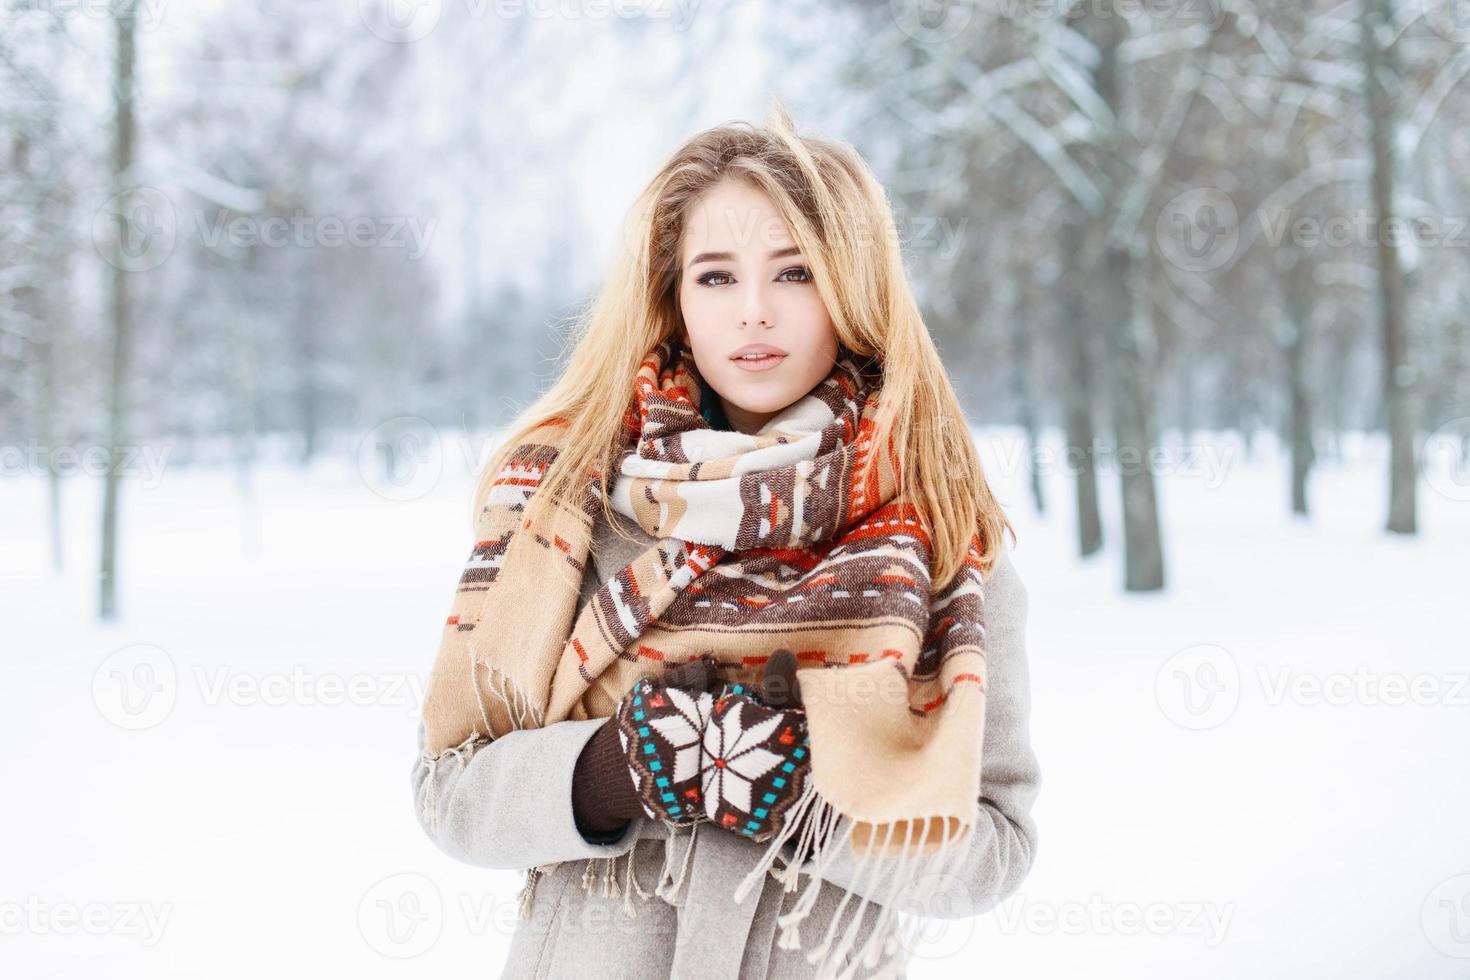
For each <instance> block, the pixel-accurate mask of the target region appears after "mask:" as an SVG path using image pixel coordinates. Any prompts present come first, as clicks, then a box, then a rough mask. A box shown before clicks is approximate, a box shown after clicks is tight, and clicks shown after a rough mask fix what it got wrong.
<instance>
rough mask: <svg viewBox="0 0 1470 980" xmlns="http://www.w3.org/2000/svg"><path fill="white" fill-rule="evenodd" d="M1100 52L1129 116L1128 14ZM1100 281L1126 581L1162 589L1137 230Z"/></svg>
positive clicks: (1113, 173)
mask: <svg viewBox="0 0 1470 980" xmlns="http://www.w3.org/2000/svg"><path fill="white" fill-rule="evenodd" d="M1095 24H1096V27H1097V37H1096V38H1095V41H1096V43H1097V47H1098V51H1099V58H1098V67H1097V91H1098V94H1099V95H1100V96H1101V97H1102V98H1103V101H1105V102H1106V103H1107V105H1108V108H1109V109H1110V110H1112V115H1113V118H1114V119H1119V120H1121V119H1123V118H1125V113H1124V112H1123V106H1122V95H1123V90H1122V78H1121V72H1122V67H1121V65H1120V63H1119V60H1118V47H1119V45H1120V44H1121V43H1122V42H1123V40H1124V38H1125V36H1126V31H1127V28H1126V25H1125V24H1124V23H1123V22H1122V19H1121V18H1119V17H1114V16H1103V17H1098V18H1096V19H1095ZM1126 139H1127V134H1126V133H1124V132H1123V130H1122V128H1121V126H1119V127H1117V128H1115V129H1114V130H1113V132H1112V133H1110V134H1109V136H1108V139H1107V141H1106V145H1105V160H1106V164H1105V170H1106V172H1107V175H1108V178H1109V179H1108V191H1109V207H1108V208H1107V209H1106V210H1105V212H1104V213H1105V214H1106V215H1108V216H1109V217H1111V216H1112V215H1114V214H1116V213H1117V211H1118V209H1119V208H1120V207H1121V206H1122V200H1121V196H1122V193H1123V188H1125V187H1126V186H1127V183H1128V178H1129V175H1130V173H1131V169H1132V166H1133V164H1132V160H1131V154H1130V148H1129V147H1128V146H1127V145H1125V141H1126ZM1102 245H1103V258H1102V267H1101V270H1100V271H1101V273H1102V276H1101V281H1100V282H1099V283H1098V287H1099V289H1100V291H1101V293H1102V296H1103V300H1102V302H1101V304H1100V309H1101V315H1102V319H1103V331H1104V333H1105V335H1106V336H1107V341H1108V362H1109V366H1110V368H1111V371H1110V373H1111V376H1112V403H1113V404H1112V409H1113V413H1112V414H1113V432H1114V435H1115V442H1116V462H1117V466H1118V474H1119V482H1120V487H1119V489H1120V493H1121V499H1122V504H1123V552H1124V554H1123V566H1124V574H1123V587H1124V589H1125V590H1127V591H1129V592H1146V591H1151V590H1156V589H1162V588H1163V587H1164V549H1163V538H1162V535H1161V533H1160V528H1159V510H1158V499H1157V496H1156V494H1155V489H1154V477H1153V471H1152V469H1151V468H1150V466H1151V462H1150V452H1151V450H1152V449H1153V434H1152V431H1151V429H1152V425H1151V420H1150V415H1151V413H1152V405H1153V374H1152V372H1151V371H1150V370H1149V369H1148V366H1147V362H1146V354H1145V351H1146V346H1145V344H1144V343H1143V339H1144V338H1143V333H1142V330H1143V326H1144V320H1145V318H1146V315H1147V310H1146V306H1147V297H1146V283H1145V282H1144V279H1143V276H1142V275H1141V270H1140V268H1139V266H1138V264H1137V263H1136V262H1135V256H1134V252H1133V248H1134V243H1133V233H1132V231H1131V229H1129V230H1125V231H1124V233H1123V234H1122V235H1120V236H1114V235H1111V234H1108V235H1104V236H1103V243H1102Z"/></svg>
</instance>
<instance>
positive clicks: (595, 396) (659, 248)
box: [471, 101, 1016, 591]
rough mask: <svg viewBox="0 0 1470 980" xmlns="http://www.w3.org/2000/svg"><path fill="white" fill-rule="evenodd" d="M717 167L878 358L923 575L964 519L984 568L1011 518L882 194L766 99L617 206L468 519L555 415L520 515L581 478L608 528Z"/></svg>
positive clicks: (861, 166) (959, 547)
mask: <svg viewBox="0 0 1470 980" xmlns="http://www.w3.org/2000/svg"><path fill="white" fill-rule="evenodd" d="M727 178H742V179H745V180H748V181H750V182H751V183H753V184H754V185H755V186H757V187H759V188H760V189H762V190H763V191H765V193H766V194H767V195H768V196H769V197H770V198H771V201H772V202H773V204H774V205H775V207H776V209H777V210H778V212H779V213H780V214H781V216H782V218H783V219H784V220H785V222H786V225H787V227H788V229H789V230H790V233H791V236H792V238H793V239H794V240H795V242H796V244H797V245H798V246H799V247H800V249H801V254H802V258H803V259H804V260H805V261H806V263H807V264H808V266H809V267H810V269H811V273H812V276H813V278H814V279H815V285H816V287H817V289H818V290H819V291H820V294H821V297H822V300H823V302H824V303H825V304H826V307H827V310H828V313H829V315H830V316H831V318H832V322H833V325H834V327H835V329H836V333H837V337H838V341H839V342H840V343H841V344H842V346H844V347H846V348H847V350H848V351H851V352H852V353H853V354H856V355H858V356H859V357H864V356H866V357H872V356H876V357H877V358H879V359H880V360H881V362H882V365H883V381H882V387H883V392H884V395H883V397H884V401H885V402H886V403H887V404H890V405H892V406H894V409H893V411H892V412H891V413H888V414H887V417H886V418H885V419H882V420H880V422H879V429H878V432H877V433H876V439H877V443H878V445H880V446H881V445H886V444H888V441H889V440H890V439H891V440H892V445H893V446H894V447H895V448H896V451H897V457H898V459H897V463H898V474H899V492H900V493H905V492H907V493H909V498H908V499H910V500H911V501H912V502H913V504H914V505H915V506H916V507H917V508H918V510H919V511H920V513H921V514H922V515H923V516H924V518H925V519H926V521H927V523H928V525H929V528H930V537H931V543H932V547H933V558H932V562H933V576H932V577H933V585H932V588H934V589H935V591H938V590H939V589H942V588H943V587H945V586H946V585H948V584H949V583H950V582H951V581H952V580H953V578H954V576H955V575H957V574H958V572H959V570H960V569H961V567H962V564H963V561H964V559H965V557H966V553H967V550H968V545H969V541H970V536H971V534H972V533H974V532H976V531H978V532H979V535H980V541H981V544H982V546H983V558H982V563H983V565H982V567H983V568H984V570H985V572H986V573H987V574H988V572H989V570H990V568H991V566H992V565H993V563H994V561H995V558H996V555H997V553H998V550H999V545H1000V538H1001V533H1002V531H1003V530H1009V531H1010V534H1011V539H1012V541H1014V540H1015V537H1016V532H1015V528H1014V527H1012V526H1011V524H1010V521H1008V520H1007V519H1006V516H1005V514H1004V512H1003V511H1002V510H1001V507H1000V505H999V503H998V502H997V501H996V500H995V497H994V496H993V495H992V494H991V491H990V487H989V485H988V484H987V483H986V480H985V476H984V474H983V473H982V472H981V468H980V459H979V455H978V453H977V452H976V449H975V444H974V441H973V439H972V438H971V436H970V431H969V427H968V425H967V424H966V422H965V418H964V413H963V411H962V409H961V407H960V404H959V400H958V399H957V398H956V397H955V393H954V389H953V387H952V386H951V385H950V382H949V378H948V376H947V375H946V374H945V371H944V366H943V364H942V363H941V361H940V358H939V352H938V351H937V350H936V349H935V347H934V343H933V340H932V339H931V338H930V336H929V331H928V329H927V328H926V327H925V326H924V321H923V319H922V318H921V316H920V315H919V309H918V305H917V303H916V302H915V301H914V298H913V294H912V292H911V291H910V289H909V284H908V280H907V277H906V275H905V272H904V267H903V257H902V253H901V251H900V248H899V240H898V235H897V233H896V228H895V225H894V220H893V212H892V209H891V208H890V206H889V203H888V198H887V195H886V193H885V191H884V189H883V187H882V185H881V184H879V183H878V180H877V178H875V177H874V176H873V174H872V172H871V171H870V170H869V169H868V166H867V164H866V163H865V162H864V161H863V159H862V158H861V157H860V156H859V155H858V153H857V151H856V150H854V149H853V148H852V147H850V146H848V145H847V144H845V143H841V142H838V141H833V140H826V139H819V138H813V137H810V136H798V135H796V133H795V132H794V130H793V126H792V123H791V119H790V117H789V116H788V115H787V113H786V110H785V108H784V107H783V106H782V105H781V103H780V102H779V101H777V102H776V103H775V104H774V105H773V107H772V109H771V112H770V116H769V117H768V119H767V122H766V125H765V126H764V127H757V126H754V125H752V124H749V123H743V122H742V123H732V124H729V125H722V126H716V127H714V128H711V129H707V130H705V131H703V132H701V133H698V134H697V135H695V136H694V137H692V138H691V139H690V140H688V141H687V142H686V143H684V145H683V146H681V147H680V148H679V149H678V150H677V151H676V152H675V153H674V155H673V156H672V157H670V158H669V160H668V162H667V163H665V164H664V165H663V167H662V168H660V170H659V171H658V173H657V174H655V175H654V177H653V179H652V180H651V181H649V183H648V185H647V186H646V187H645V188H644V190H643V192H642V193H641V194H640V195H639V197H638V200H637V203H636V204H635V206H634V208H633V209H632V211H631V212H630V213H629V216H628V221H627V225H626V227H625V232H624V233H625V241H626V242H627V247H625V248H623V249H621V250H620V251H619V253H618V254H617V255H616V257H615V258H614V261H613V266H612V268H611V270H610V272H609V275H608V277H607V280H606V282H605V283H604V285H603V287H602V289H601V291H600V292H599V294H598V295H597V297H596V298H595V299H594V301H593V302H592V303H591V304H590V306H589V307H588V308H587V309H586V310H585V311H583V312H582V313H580V314H579V315H578V316H577V318H576V325H575V330H574V342H575V346H574V348H573V350H572V351H571V354H570V357H569V360H568V363H567V365H566V367H565V369H564V370H563V372H562V373H561V375H560V377H558V378H557V380H556V381H555V382H554V383H553V385H552V386H551V387H550V388H549V389H548V390H547V391H546V392H545V393H544V394H543V395H541V396H540V397H539V398H537V399H536V401H535V402H534V403H532V404H531V405H530V406H529V407H528V408H527V409H525V411H523V412H522V413H521V414H520V415H519V416H518V417H517V418H516V420H515V421H514V422H513V423H512V425H511V432H512V435H511V436H510V438H509V439H508V441H507V442H506V443H505V444H504V445H503V446H502V447H501V448H500V449H499V450H498V451H497V452H496V454H495V456H494V458H492V459H491V460H490V462H489V464H488V465H487V466H486V467H485V469H484V470H483V471H482V472H481V474H480V479H479V483H478V485H477V487H476V489H475V493H474V496H473V499H472V503H471V522H472V523H473V522H474V520H475V518H476V516H477V515H478V514H479V511H480V508H481V506H482V502H483V501H484V500H485V498H486V496H487V494H488V493H489V490H490V485H491V483H492V482H493V480H494V479H495V476H496V474H497V473H498V472H499V471H500V467H501V465H502V463H503V462H504V460H505V459H506V457H507V455H508V454H509V452H510V451H511V449H512V448H513V447H514V446H515V445H517V444H518V443H520V442H523V441H526V437H527V436H528V435H529V434H531V433H532V432H534V431H535V430H536V429H538V428H540V427H541V426H542V425H545V424H547V423H548V422H550V421H551V420H556V422H557V424H561V425H565V426H566V430H567V431H566V432H564V433H562V438H563V440H564V441H563V442H562V447H561V450H560V452H559V453H558V455H557V457H556V459H555V461H554V463H553V464H552V465H551V466H550V467H548V468H547V470H546V472H545V473H544V474H543V476H542V480H541V484H540V486H539V487H538V489H537V490H536V492H535V493H534V494H533V495H532V497H531V501H530V503H529V504H528V505H527V513H526V514H525V515H524V516H525V520H526V521H528V522H534V521H536V520H537V517H538V516H539V515H541V514H542V513H543V511H544V508H546V507H549V506H551V505H552V503H556V504H558V505H559V506H568V505H572V506H575V505H576V504H577V502H578V501H580V500H581V499H583V498H582V496H581V494H582V491H583V489H584V487H585V486H586V482H587V480H588V479H589V478H595V479H596V480H597V481H598V483H597V485H598V486H599V487H600V488H601V490H602V509H603V513H604V515H605V517H606V518H607V520H608V521H609V522H610V523H611V525H612V526H613V527H614V528H615V529H616V528H618V521H617V520H615V519H614V515H613V514H612V512H611V507H610V504H609V502H608V493H607V490H608V487H609V481H610V480H611V479H613V478H615V477H616V474H614V473H609V470H610V468H611V465H612V461H613V458H614V455H615V453H616V452H617V451H618V449H619V447H620V446H621V445H622V443H623V440H624V438H625V433H624V429H623V423H624V416H625V413H626V411H627V408H628V406H629V405H630V404H631V399H632V394H631V393H632V390H633V380H634V377H635V376H636V374H637V371H638V366H639V364H640V362H641V361H642V360H643V358H644V357H646V356H647V354H648V353H649V352H650V351H652V350H653V349H654V347H656V346H657V345H658V344H659V343H661V342H663V341H664V340H667V339H670V338H677V337H678V336H679V334H680V333H681V331H682V317H681V315H680V313H679V307H678V292H679V290H678V284H679V272H680V264H679V258H680V244H681V235H682V232H683V229H684V227H685V222H686V217H687V216H688V214H689V212H690V210H691V208H692V207H693V206H694V205H695V203H696V202H697V201H698V200H699V199H700V197H701V196H702V195H703V194H704V193H705V192H706V191H708V190H709V189H710V188H711V187H713V186H714V185H715V184H717V183H719V182H720V181H721V180H724V179H727ZM610 406H615V407H616V408H615V410H610ZM617 533H618V534H619V535H621V536H624V537H627V535H624V534H623V532H622V531H621V529H618V532H617ZM515 537H516V538H520V537H523V535H516V536H515ZM514 546H515V543H514V542H512V545H511V547H514Z"/></svg>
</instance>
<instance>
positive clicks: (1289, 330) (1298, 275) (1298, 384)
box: [1283, 249, 1317, 515]
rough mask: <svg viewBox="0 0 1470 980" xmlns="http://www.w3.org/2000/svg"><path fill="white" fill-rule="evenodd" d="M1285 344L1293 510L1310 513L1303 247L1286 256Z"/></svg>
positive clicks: (1308, 304)
mask: <svg viewBox="0 0 1470 980" xmlns="http://www.w3.org/2000/svg"><path fill="white" fill-rule="evenodd" d="M1286 261H1287V262H1288V267H1287V268H1286V270H1285V273H1286V283H1285V285H1286V303H1285V304H1284V311H1285V320H1286V322H1285V323H1284V324H1283V331H1284V334H1285V336H1284V337H1283V346H1284V347H1285V354H1286V388H1287V400H1288V404H1289V409H1288V412H1289V415H1288V420H1287V437H1288V440H1289V441H1290V444H1291V511H1292V513H1294V514H1303V515H1305V514H1306V513H1307V477H1308V476H1309V475H1310V473H1311V470H1312V464H1313V463H1315V462H1316V461H1317V454H1316V450H1315V449H1314V448H1313V446H1312V402H1311V394H1310V389H1309V386H1308V382H1307V356H1308V350H1309V345H1310V341H1311V318H1312V281H1311V270H1312V266H1311V263H1310V262H1309V261H1308V259H1307V256H1306V255H1305V254H1303V253H1302V252H1301V251H1300V250H1297V249H1292V250H1291V253H1290V255H1289V256H1288V257H1287V260H1286Z"/></svg>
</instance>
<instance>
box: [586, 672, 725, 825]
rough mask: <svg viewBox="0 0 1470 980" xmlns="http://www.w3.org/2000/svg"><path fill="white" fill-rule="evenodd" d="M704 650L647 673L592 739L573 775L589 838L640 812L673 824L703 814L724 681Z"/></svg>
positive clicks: (701, 817)
mask: <svg viewBox="0 0 1470 980" xmlns="http://www.w3.org/2000/svg"><path fill="white" fill-rule="evenodd" d="M717 676H718V675H717V674H716V672H715V661H714V658H713V657H711V656H710V655H709V654H705V655H703V656H701V657H698V658H696V659H694V660H691V661H689V662H687V663H684V664H680V665H679V666H677V667H672V668H670V669H668V670H666V671H665V672H664V675H663V676H662V677H661V678H658V679H656V680H655V679H653V678H649V677H642V678H639V679H638V681H636V682H635V683H634V685H633V687H632V688H630V689H629V690H628V692H627V693H626V694H624V695H623V697H622V700H620V701H619V702H618V707H617V710H615V711H614V712H613V713H612V715H611V716H610V717H609V718H608V720H607V721H606V722H605V723H604V724H603V727H602V728H600V729H598V730H597V732H596V733H595V734H594V735H593V736H592V738H591V739H589V740H588V742H587V746H586V748H585V749H583V751H582V754H581V755H580V756H579V757H578V759H577V766H576V769H575V770H574V772H573V775H572V809H573V813H574V815H575V819H576V821H577V824H578V829H580V830H582V831H583V833H584V836H585V835H586V834H587V833H589V832H590V833H593V834H600V833H608V832H611V831H613V830H616V829H617V828H620V827H623V826H625V825H626V824H627V822H628V821H629V820H631V819H632V818H633V817H636V816H646V817H649V818H650V819H655V820H663V821H665V822H667V823H676V824H681V823H696V822H698V821H700V820H703V819H704V811H703V808H702V806H701V801H700V785H699V763H700V753H701V751H702V750H701V739H702V737H703V733H704V728H705V725H706V724H707V723H708V721H709V719H710V715H711V711H712V708H713V700H714V699H713V695H712V694H711V693H710V691H709V688H710V687H711V686H713V685H714V684H715V682H716V679H717Z"/></svg>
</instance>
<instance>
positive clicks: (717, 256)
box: [689, 245, 801, 265]
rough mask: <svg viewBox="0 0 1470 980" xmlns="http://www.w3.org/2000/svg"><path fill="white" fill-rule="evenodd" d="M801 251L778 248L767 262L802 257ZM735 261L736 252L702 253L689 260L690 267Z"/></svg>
mask: <svg viewBox="0 0 1470 980" xmlns="http://www.w3.org/2000/svg"><path fill="white" fill-rule="evenodd" d="M800 254H801V249H800V248H798V247H796V246H795V245H792V246H791V247H789V248H778V249H776V250H775V251H774V252H772V253H771V254H770V255H769V256H768V257H767V261H770V260H771V259H784V258H785V257H786V256H788V255H800ZM734 259H735V253H734V252H700V253H699V254H698V255H696V256H695V257H694V258H692V259H690V260H689V264H690V265H699V263H701V262H731V261H734Z"/></svg>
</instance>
